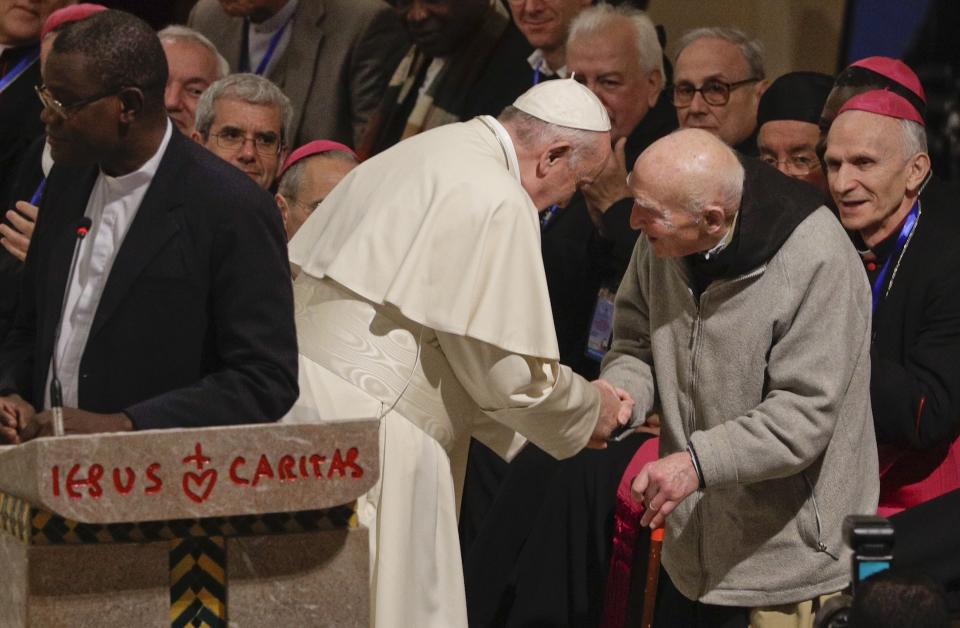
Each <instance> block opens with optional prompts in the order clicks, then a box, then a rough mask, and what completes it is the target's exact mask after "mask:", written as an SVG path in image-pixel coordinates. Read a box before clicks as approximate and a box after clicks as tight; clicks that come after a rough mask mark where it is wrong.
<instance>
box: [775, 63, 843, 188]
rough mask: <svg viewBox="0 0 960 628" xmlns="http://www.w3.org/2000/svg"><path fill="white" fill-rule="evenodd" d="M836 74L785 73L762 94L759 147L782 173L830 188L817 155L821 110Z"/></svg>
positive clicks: (817, 185)
mask: <svg viewBox="0 0 960 628" xmlns="http://www.w3.org/2000/svg"><path fill="white" fill-rule="evenodd" d="M832 87H833V78H832V77H830V76H827V75H826V74H820V73H819V72H791V73H789V74H784V75H783V76H781V77H780V78H778V79H777V80H775V81H774V82H773V83H771V84H770V88H769V89H767V91H765V92H764V93H763V96H761V97H760V106H759V108H758V110H757V128H758V129H759V131H758V133H757V148H758V149H759V150H760V159H762V160H763V161H765V162H767V163H768V164H770V165H771V166H773V167H774V168H776V169H777V170H779V171H780V172H782V173H783V174H785V175H787V176H789V177H795V178H797V179H800V180H801V181H806V182H807V183H810V184H812V185H815V186H816V187H818V188H819V189H821V190H823V191H824V192H827V179H826V176H825V175H824V172H823V168H822V167H821V165H820V158H819V157H818V156H817V142H819V141H820V127H819V126H818V124H817V123H818V122H819V120H820V112H821V111H822V110H823V103H824V102H826V100H827V94H829V93H830V89H831V88H832Z"/></svg>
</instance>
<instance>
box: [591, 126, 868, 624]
mask: <svg viewBox="0 0 960 628" xmlns="http://www.w3.org/2000/svg"><path fill="white" fill-rule="evenodd" d="M630 187H631V189H632V190H633V195H634V198H635V206H634V210H633V217H632V221H633V225H634V227H636V228H638V229H641V230H642V231H643V236H641V238H640V240H639V241H638V244H637V248H636V249H634V255H633V259H632V260H631V263H630V266H629V267H628V269H627V274H626V276H625V277H624V280H623V282H622V283H621V285H620V290H619V292H618V293H617V301H616V312H615V315H614V338H613V345H612V347H611V349H610V352H609V353H608V354H607V356H606V358H605V359H604V364H603V372H602V375H601V377H603V378H604V379H607V380H609V381H610V382H611V383H614V384H615V385H619V386H623V387H625V388H626V389H627V390H629V391H630V392H631V394H633V395H635V398H636V400H637V406H636V409H635V411H634V420H635V421H637V422H640V421H642V420H643V417H644V415H645V413H646V412H648V411H649V410H650V409H651V408H652V407H653V404H654V403H655V402H659V405H660V407H661V415H662V423H661V432H660V438H661V443H660V455H661V458H660V460H658V461H656V462H653V463H650V464H648V465H646V466H645V467H643V469H642V470H641V472H640V474H639V475H638V476H637V477H636V478H635V479H634V480H633V493H634V496H635V498H636V499H638V500H641V501H642V502H643V503H644V504H645V505H646V512H645V513H644V515H643V518H642V524H643V525H650V526H652V527H660V526H664V525H665V526H666V538H665V541H664V548H663V565H664V567H665V568H666V571H667V573H668V574H669V579H670V581H672V585H673V586H671V583H667V590H665V591H664V595H665V596H667V597H668V599H671V601H669V602H666V603H664V604H663V606H664V607H667V608H670V609H671V611H672V612H673V613H674V614H673V615H672V616H670V617H669V618H663V621H664V623H663V624H662V625H676V626H693V627H696V626H717V625H725V626H744V627H746V626H747V624H748V622H749V625H751V626H754V627H761V628H762V627H765V626H771V625H777V626H782V625H790V626H811V625H812V611H813V610H815V607H816V605H817V604H818V603H819V602H818V601H817V600H819V599H820V598H822V597H823V596H825V595H829V594H832V593H835V592H838V591H840V590H841V589H844V588H845V587H846V586H847V584H848V583H849V580H850V562H849V550H847V549H845V548H844V543H843V538H842V534H841V525H842V522H843V518H844V517H845V516H846V515H848V514H852V513H862V514H868V513H872V512H874V510H875V508H876V503H877V491H878V482H877V477H876V468H877V457H876V452H875V450H874V437H873V428H872V418H871V414H870V399H869V383H870V316H869V307H870V306H869V298H870V297H869V292H870V291H869V287H868V286H867V284H866V282H865V281H864V277H863V274H862V273H861V272H860V269H859V267H858V263H857V258H856V253H855V252H854V250H853V249H852V248H851V247H850V245H849V241H848V239H847V236H846V234H844V232H843V230H842V228H840V225H839V224H838V222H837V220H836V218H835V217H834V216H833V214H832V213H831V212H830V210H829V209H828V208H827V207H826V206H824V204H823V201H822V197H821V196H820V195H819V193H817V191H816V190H815V189H814V188H812V187H811V186H809V185H807V184H805V183H802V182H800V181H797V180H795V179H792V178H790V177H786V176H784V175H782V174H781V173H779V172H777V171H775V170H773V169H771V168H769V167H768V166H766V165H764V164H760V163H759V162H758V161H755V160H753V159H746V158H743V159H738V156H737V155H736V153H735V152H734V151H732V150H731V149H730V148H729V147H727V146H725V145H724V144H723V143H721V142H720V141H719V140H718V139H717V138H716V136H714V135H712V134H709V133H707V132H705V131H701V130H695V129H690V130H681V131H678V132H676V133H674V134H672V135H669V136H667V137H665V138H664V139H662V140H660V141H658V142H656V143H655V144H653V145H652V146H651V147H650V148H649V149H647V151H645V152H644V153H643V154H642V155H641V156H640V158H639V159H638V160H637V163H636V165H635V166H634V168H633V171H632V173H631V179H630ZM674 586H675V587H676V590H677V591H679V594H680V595H678V594H677V593H676V592H675V591H674V590H673V587H674ZM659 606H660V604H658V607H659ZM784 615H787V616H789V617H790V618H791V620H790V623H788V624H782V623H777V624H774V623H771V622H772V621H775V619H776V617H779V618H780V619H781V620H783V616H784ZM727 622H731V623H727Z"/></svg>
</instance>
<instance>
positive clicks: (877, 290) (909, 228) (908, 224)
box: [873, 199, 920, 314]
mask: <svg viewBox="0 0 960 628" xmlns="http://www.w3.org/2000/svg"><path fill="white" fill-rule="evenodd" d="M919 216H920V199H917V201H916V202H915V203H914V204H913V207H911V208H910V213H909V214H907V219H906V220H904V221H903V227H901V228H900V235H898V236H897V245H896V247H894V250H893V252H892V253H890V255H889V256H888V257H887V261H886V262H884V264H883V268H881V269H880V273H879V274H878V275H877V277H876V278H875V279H874V280H873V313H874V314H876V313H877V306H878V305H880V295H881V294H882V293H883V284H884V283H886V281H887V273H888V272H890V265H891V264H892V263H893V260H894V259H897V262H898V263H899V261H900V257H901V256H902V255H903V251H904V248H905V247H906V246H907V242H908V241H909V240H910V236H911V235H912V234H913V228H914V227H916V226H917V218H918V217H919ZM891 281H892V279H891ZM887 291H888V292H889V288H888V289H887Z"/></svg>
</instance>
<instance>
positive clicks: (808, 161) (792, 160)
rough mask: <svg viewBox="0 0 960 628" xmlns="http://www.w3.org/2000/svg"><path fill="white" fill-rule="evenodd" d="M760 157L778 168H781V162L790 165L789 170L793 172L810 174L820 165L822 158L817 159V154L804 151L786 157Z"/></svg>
mask: <svg viewBox="0 0 960 628" xmlns="http://www.w3.org/2000/svg"><path fill="white" fill-rule="evenodd" d="M760 159H762V160H763V161H764V162H765V163H768V164H770V165H771V166H773V167H774V168H776V169H777V170H779V169H780V164H783V165H784V166H789V170H790V171H791V172H794V173H796V174H800V175H803V174H810V173H811V172H813V171H814V170H816V169H817V168H819V167H820V160H819V159H817V158H816V156H814V155H805V154H802V153H801V154H797V155H790V156H789V157H787V158H786V159H777V158H776V157H774V156H773V155H761V156H760Z"/></svg>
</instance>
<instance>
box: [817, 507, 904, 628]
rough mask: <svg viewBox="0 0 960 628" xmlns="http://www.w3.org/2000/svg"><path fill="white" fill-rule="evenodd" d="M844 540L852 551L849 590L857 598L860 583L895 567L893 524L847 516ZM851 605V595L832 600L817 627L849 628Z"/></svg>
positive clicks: (871, 517) (825, 606)
mask: <svg viewBox="0 0 960 628" xmlns="http://www.w3.org/2000/svg"><path fill="white" fill-rule="evenodd" d="M843 540H844V542H845V543H846V544H847V545H848V546H849V547H850V549H852V550H853V556H852V557H851V559H850V562H851V585H850V588H851V591H852V594H853V595H856V592H857V585H859V584H860V582H862V581H863V580H866V579H867V578H869V577H870V576H872V575H874V574H877V573H880V572H881V571H884V570H886V569H889V568H890V567H891V566H892V565H893V524H891V523H890V521H889V520H888V519H885V518H883V517H877V516H873V515H848V516H847V517H846V518H845V519H844V520H843ZM852 606H853V597H852V596H851V595H846V594H843V595H838V596H836V597H833V598H830V599H829V600H827V602H826V603H825V604H824V605H823V607H822V608H820V610H819V611H817V616H816V620H815V625H816V626H817V627H818V628H846V627H847V626H850V609H851V607H852Z"/></svg>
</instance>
